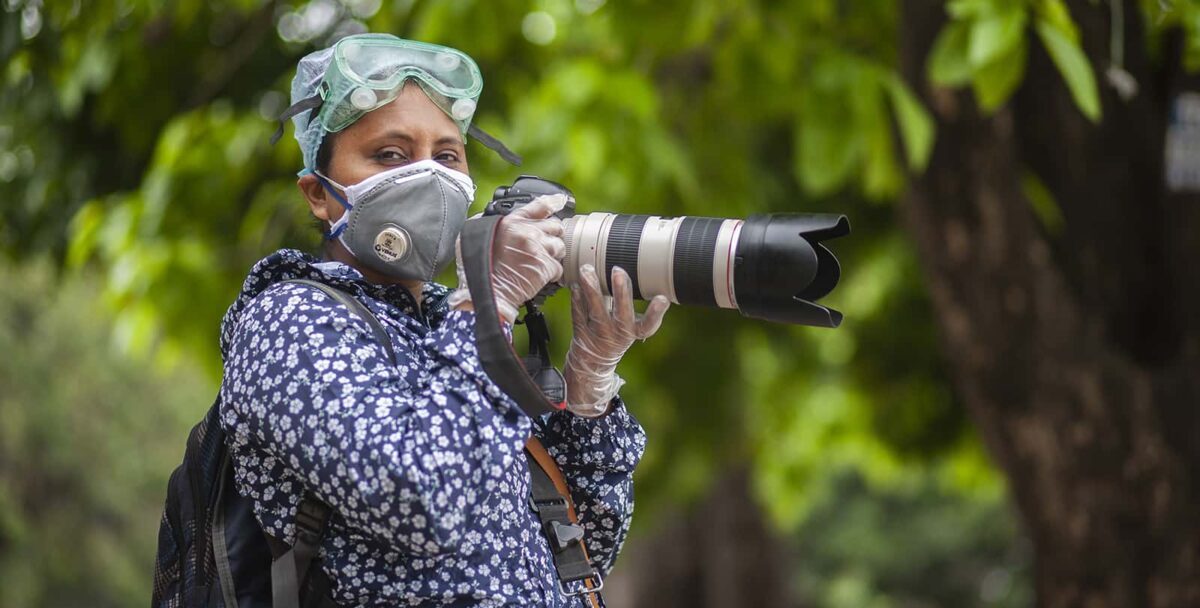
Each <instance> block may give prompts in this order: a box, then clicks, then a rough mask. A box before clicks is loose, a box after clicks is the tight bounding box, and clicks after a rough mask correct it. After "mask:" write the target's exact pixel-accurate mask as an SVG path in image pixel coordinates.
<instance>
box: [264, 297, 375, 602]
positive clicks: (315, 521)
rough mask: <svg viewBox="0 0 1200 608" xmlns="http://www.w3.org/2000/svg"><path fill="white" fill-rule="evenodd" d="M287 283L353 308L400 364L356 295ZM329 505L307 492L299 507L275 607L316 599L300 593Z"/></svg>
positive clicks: (276, 573)
mask: <svg viewBox="0 0 1200 608" xmlns="http://www.w3.org/2000/svg"><path fill="white" fill-rule="evenodd" d="M285 282H287V283H299V284H301V285H306V286H308V287H312V288H314V289H317V290H319V291H321V292H322V293H324V294H325V295H327V296H329V297H330V298H333V300H334V301H335V302H338V303H339V304H341V305H342V306H345V307H346V308H348V309H350V311H351V312H353V313H354V314H355V315H357V316H358V317H360V318H362V319H363V320H364V321H366V322H367V325H369V326H370V327H371V332H372V333H373V334H374V335H375V340H376V341H377V342H379V344H381V345H382V346H383V348H384V349H385V350H387V354H388V359H389V360H390V361H391V362H392V364H393V365H394V364H395V363H396V351H395V349H393V348H392V340H391V338H389V337H388V335H387V331H386V330H385V329H384V328H383V324H382V323H380V322H379V319H378V318H377V317H376V316H375V315H374V314H373V313H372V312H371V310H370V309H369V308H367V307H366V306H365V305H364V304H363V303H362V302H360V301H359V300H358V299H357V298H355V297H354V296H351V295H350V294H348V293H346V292H345V291H342V290H341V289H338V288H336V287H331V286H329V285H326V284H324V283H321V282H318V281H313V280H310V279H291V280H289V281H285ZM332 511H333V510H332V509H331V508H330V507H329V505H327V504H325V503H324V502H322V501H321V500H320V499H318V498H317V497H316V496H314V495H312V494H310V493H307V492H306V493H305V494H304V495H303V496H302V497H301V499H300V505H299V506H298V507H297V508H296V519H295V520H294V522H293V523H294V525H295V532H296V533H295V537H296V540H295V543H294V544H293V545H292V546H291V547H290V548H288V549H287V551H285V552H284V553H283V554H282V555H279V556H278V557H276V558H275V560H274V561H273V562H272V563H271V597H272V602H273V605H274V608H299V607H300V606H307V605H311V602H312V599H313V598H303V599H305V603H304V604H301V599H302V598H301V597H300V590H301V589H306V588H307V587H306V586H305V582H306V579H307V578H310V577H309V569H310V568H311V567H312V565H313V561H314V560H315V559H316V557H317V553H318V552H319V551H320V548H321V540H322V539H323V538H324V537H325V532H326V530H327V529H328V526H329V516H330V514H331V513H332Z"/></svg>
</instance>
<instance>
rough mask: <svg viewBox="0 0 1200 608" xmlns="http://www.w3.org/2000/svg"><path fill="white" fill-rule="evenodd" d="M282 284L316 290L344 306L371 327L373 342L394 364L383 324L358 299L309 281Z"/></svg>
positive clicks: (393, 355) (294, 280)
mask: <svg viewBox="0 0 1200 608" xmlns="http://www.w3.org/2000/svg"><path fill="white" fill-rule="evenodd" d="M284 282H285V283H298V284H300V285H307V286H309V287H312V288H314V289H318V290H320V291H321V292H322V293H324V294H325V295H327V296H329V297H331V298H333V300H334V301H335V302H337V303H339V304H341V305H342V306H345V307H346V308H349V309H350V311H351V312H353V313H354V314H356V315H358V316H359V317H360V318H362V320H364V321H366V322H367V325H369V326H371V332H372V333H374V334H375V341H377V342H379V343H380V344H381V345H383V348H384V349H386V350H387V354H388V359H389V360H391V362H392V364H395V363H396V351H395V350H394V349H393V348H392V340H391V338H389V337H388V335H387V330H385V329H384V328H383V324H382V323H380V322H379V319H378V318H377V317H376V316H375V314H374V313H372V312H371V309H369V308H367V307H366V305H364V304H363V303H362V302H360V301H358V298H355V297H354V296H352V295H350V294H348V293H346V292H344V291H342V290H340V289H338V288H336V287H331V286H329V285H326V284H324V283H321V282H319V281H313V280H311V279H290V280H288V281H284Z"/></svg>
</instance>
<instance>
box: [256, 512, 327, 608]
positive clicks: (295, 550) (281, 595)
mask: <svg viewBox="0 0 1200 608" xmlns="http://www.w3.org/2000/svg"><path fill="white" fill-rule="evenodd" d="M330 512H331V509H330V508H329V506H328V505H326V504H325V503H324V502H321V501H320V500H318V499H317V498H315V497H313V496H311V495H309V494H307V493H305V494H304V496H303V497H302V498H301V499H300V506H299V507H297V508H296V519H295V522H294V524H295V528H296V542H294V543H293V544H292V547H291V548H290V549H288V550H287V552H286V553H284V554H283V555H280V556H279V557H277V558H275V561H274V562H272V563H271V598H272V605H273V606H274V608H300V606H301V604H300V589H301V588H302V586H303V585H304V582H305V578H307V575H308V570H309V568H310V567H311V566H312V565H313V560H314V558H316V557H317V552H318V551H319V550H320V548H321V539H322V538H324V537H325V530H326V528H328V525H329V515H330Z"/></svg>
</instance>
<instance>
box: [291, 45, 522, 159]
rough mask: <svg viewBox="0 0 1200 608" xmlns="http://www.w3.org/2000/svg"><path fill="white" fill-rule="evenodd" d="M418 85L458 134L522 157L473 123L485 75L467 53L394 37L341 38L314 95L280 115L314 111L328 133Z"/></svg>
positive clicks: (503, 154) (505, 154)
mask: <svg viewBox="0 0 1200 608" xmlns="http://www.w3.org/2000/svg"><path fill="white" fill-rule="evenodd" d="M410 79H412V80H414V81H416V82H417V83H418V84H419V85H420V86H421V88H422V89H423V90H424V91H425V94H426V95H428V97H429V99H431V100H432V101H433V102H434V103H435V104H436V105H437V106H438V107H439V108H441V110H442V111H443V112H445V113H446V115H447V116H449V117H450V119H451V120H453V121H454V122H455V124H457V125H458V128H459V131H460V132H462V133H464V134H467V135H470V136H471V137H473V138H475V139H476V140H478V141H479V142H480V143H482V144H483V145H485V146H487V147H488V148H491V149H492V150H495V151H496V152H497V153H498V154H499V155H500V156H501V157H503V158H504V159H505V160H507V161H508V162H510V163H512V164H514V165H520V164H521V158H520V157H519V156H517V155H516V154H514V153H513V152H512V151H511V150H509V149H508V148H507V147H506V146H505V145H504V144H503V143H500V141H499V140H497V139H496V138H494V137H492V136H490V135H488V134H487V133H484V132H483V131H482V130H481V129H479V128H478V127H476V126H474V125H473V124H471V120H472V118H474V116H475V109H476V107H477V104H478V101H479V95H480V93H482V92H483V76H482V74H480V72H479V66H478V65H476V64H475V61H474V60H473V59H471V57H470V56H469V55H467V54H466V53H464V52H462V51H459V50H458V49H453V48H450V47H446V46H441V45H437V44H429V43H426V42H417V41H414V40H404V39H402V38H397V37H396V36H393V35H391V34H359V35H356V36H348V37H346V38H343V39H342V40H339V41H338V42H337V43H336V44H334V46H333V56H332V58H331V59H330V64H329V66H328V67H327V68H326V70H325V75H324V78H323V79H322V81H321V85H320V87H319V89H318V92H317V94H316V95H314V96H312V97H309V98H308V99H303V100H300V101H298V102H296V103H295V104H293V105H292V106H291V107H290V108H288V109H287V110H285V111H284V112H283V114H282V115H281V116H280V117H279V120H280V125H279V130H278V131H276V134H275V136H274V137H272V140H271V143H275V142H276V141H278V139H279V137H280V136H281V135H282V133H283V125H284V122H285V121H287V120H288V119H289V118H291V117H292V116H295V115H297V114H299V113H301V112H304V111H306V110H309V111H314V112H316V115H315V117H314V118H313V120H316V121H318V122H319V123H320V124H321V127H322V128H323V129H324V130H325V131H328V132H331V133H333V132H337V131H341V130H342V129H345V128H346V127H348V126H350V125H352V124H354V122H355V121H356V120H358V119H359V118H361V117H362V116H363V115H364V114H366V113H367V112H370V111H372V110H375V109H377V108H380V107H382V106H384V105H387V104H388V103H391V102H392V101H394V100H395V99H396V97H397V96H399V95H400V91H401V90H403V88H404V85H405V83H406V82H407V81H408V80H410Z"/></svg>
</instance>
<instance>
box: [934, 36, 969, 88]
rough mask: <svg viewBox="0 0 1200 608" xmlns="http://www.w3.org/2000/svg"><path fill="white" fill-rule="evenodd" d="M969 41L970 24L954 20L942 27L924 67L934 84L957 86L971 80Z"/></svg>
mask: <svg viewBox="0 0 1200 608" xmlns="http://www.w3.org/2000/svg"><path fill="white" fill-rule="evenodd" d="M970 42H971V26H970V24H968V23H966V22H963V21H955V22H952V23H950V24H948V25H946V27H944V28H942V31H941V33H939V34H938V37H937V40H936V41H934V43H933V50H931V51H930V52H929V59H928V62H927V63H926V67H925V69H926V72H927V73H928V74H929V79H930V80H931V81H933V83H934V84H936V85H939V86H944V87H957V86H962V85H964V84H967V83H968V82H970V81H971V72H972V69H971V62H970V61H969V60H968V59H967V57H968V55H967V53H968V49H969V47H970Z"/></svg>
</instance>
